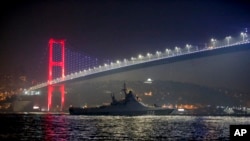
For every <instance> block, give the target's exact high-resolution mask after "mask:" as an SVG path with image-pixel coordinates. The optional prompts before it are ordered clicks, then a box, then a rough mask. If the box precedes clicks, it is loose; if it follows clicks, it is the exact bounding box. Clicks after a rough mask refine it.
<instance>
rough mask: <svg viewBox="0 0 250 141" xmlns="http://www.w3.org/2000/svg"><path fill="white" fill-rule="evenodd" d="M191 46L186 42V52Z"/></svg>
mask: <svg viewBox="0 0 250 141" xmlns="http://www.w3.org/2000/svg"><path fill="white" fill-rule="evenodd" d="M191 47H192V46H191V45H189V44H186V48H187V50H188V52H189V51H190V48H191Z"/></svg>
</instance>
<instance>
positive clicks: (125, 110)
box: [69, 83, 175, 116]
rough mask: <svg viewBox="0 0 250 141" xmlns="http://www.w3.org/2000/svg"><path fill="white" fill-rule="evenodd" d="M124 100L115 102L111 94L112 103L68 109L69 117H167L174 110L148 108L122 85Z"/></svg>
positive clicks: (155, 107)
mask: <svg viewBox="0 0 250 141" xmlns="http://www.w3.org/2000/svg"><path fill="white" fill-rule="evenodd" d="M122 91H123V93H124V95H125V98H123V99H121V100H117V99H116V98H115V96H114V94H111V98H112V102H111V103H110V104H108V105H101V106H98V107H70V108H69V113H70V115H118V116H139V115H169V114H171V113H172V112H173V111H174V110H175V109H174V108H164V107H159V106H148V105H146V104H144V103H143V102H142V101H141V99H140V98H139V97H138V96H136V95H135V94H134V93H133V92H132V91H131V90H129V91H128V90H127V87H126V84H125V83H124V86H123V89H122Z"/></svg>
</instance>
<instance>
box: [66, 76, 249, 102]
mask: <svg viewBox="0 0 250 141" xmlns="http://www.w3.org/2000/svg"><path fill="white" fill-rule="evenodd" d="M123 83H124V81H99V82H85V83H81V84H78V85H81V86H80V87H77V88H75V89H69V91H68V94H67V96H68V97H70V98H67V100H68V102H67V103H72V104H73V105H83V104H88V105H101V104H102V103H105V102H107V103H108V102H110V94H111V92H113V93H115V96H116V98H117V99H119V98H122V97H123V96H124V95H123V94H121V93H120V90H121V89H122V87H123ZM126 84H127V87H128V88H130V89H132V90H133V91H134V92H135V93H136V94H137V95H138V96H139V97H140V98H142V100H143V102H145V103H147V104H159V105H162V104H197V105H215V106H216V105H219V106H220V105H223V106H240V105H241V106H250V104H249V103H250V94H247V93H242V92H240V91H237V90H229V89H223V88H210V87H206V86H201V85H197V84H191V83H183V82H174V81H154V82H153V83H152V84H146V83H143V82H141V81H127V82H126ZM150 92H151V93H152V96H148V95H145V93H150Z"/></svg>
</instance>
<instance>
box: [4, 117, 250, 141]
mask: <svg viewBox="0 0 250 141" xmlns="http://www.w3.org/2000/svg"><path fill="white" fill-rule="evenodd" d="M249 119H250V117H229V116H224V117H219V116H200V117H199V116H135V117H126V116H72V115H52V114H42V115H36V114H2V115H0V124H1V126H0V140H4V139H8V140H10V139H12V140H60V141H64V140H72V141H75V140H229V125H231V124H249V123H250V120H249ZM3 125H4V126H3Z"/></svg>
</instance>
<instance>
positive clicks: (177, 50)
mask: <svg viewBox="0 0 250 141" xmlns="http://www.w3.org/2000/svg"><path fill="white" fill-rule="evenodd" d="M175 50H176V52H177V54H178V53H179V52H180V48H179V47H177V46H176V47H175Z"/></svg>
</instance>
